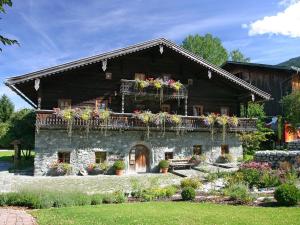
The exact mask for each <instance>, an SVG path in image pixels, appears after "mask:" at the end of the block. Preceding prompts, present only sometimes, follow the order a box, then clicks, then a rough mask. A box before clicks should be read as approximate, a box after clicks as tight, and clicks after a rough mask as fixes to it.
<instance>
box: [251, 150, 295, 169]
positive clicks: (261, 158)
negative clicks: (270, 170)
mask: <svg viewBox="0 0 300 225" xmlns="http://www.w3.org/2000/svg"><path fill="white" fill-rule="evenodd" d="M299 159H300V151H278V150H272V151H258V152H256V153H255V155H254V160H255V161H257V162H269V163H271V164H272V166H274V167H278V166H279V165H280V162H285V161H288V162H290V163H291V164H293V165H294V164H295V163H296V162H297V161H298V160H299Z"/></svg>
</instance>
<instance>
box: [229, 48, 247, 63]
mask: <svg viewBox="0 0 300 225" xmlns="http://www.w3.org/2000/svg"><path fill="white" fill-rule="evenodd" d="M229 60H230V61H233V62H250V58H249V57H245V56H244V54H243V53H242V52H241V51H240V50H239V49H234V50H232V51H231V52H230V54H229Z"/></svg>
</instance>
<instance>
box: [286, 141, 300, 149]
mask: <svg viewBox="0 0 300 225" xmlns="http://www.w3.org/2000/svg"><path fill="white" fill-rule="evenodd" d="M288 149H289V150H292V151H294V150H300V141H292V142H289V143H288Z"/></svg>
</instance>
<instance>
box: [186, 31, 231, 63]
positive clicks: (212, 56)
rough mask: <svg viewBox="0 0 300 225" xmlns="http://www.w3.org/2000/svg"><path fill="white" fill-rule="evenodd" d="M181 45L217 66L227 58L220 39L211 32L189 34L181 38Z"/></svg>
mask: <svg viewBox="0 0 300 225" xmlns="http://www.w3.org/2000/svg"><path fill="white" fill-rule="evenodd" d="M182 47H184V48H185V49H187V50H189V51H191V52H193V53H195V54H196V55H199V56H201V57H202V58H204V59H206V60H207V61H209V62H211V63H213V64H215V65H218V66H220V65H222V64H223V63H224V62H226V61H227V59H228V53H227V51H226V49H225V48H224V47H223V45H222V42H221V40H220V39H219V38H217V37H213V36H212V35H211V34H206V35H204V36H200V35H198V34H196V35H194V36H193V35H189V36H188V37H186V38H185V39H184V40H183V42H182Z"/></svg>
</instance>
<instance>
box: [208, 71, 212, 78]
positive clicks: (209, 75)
mask: <svg viewBox="0 0 300 225" xmlns="http://www.w3.org/2000/svg"><path fill="white" fill-rule="evenodd" d="M207 76H208V78H209V79H211V77H212V74H211V71H210V70H208V73H207Z"/></svg>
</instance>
